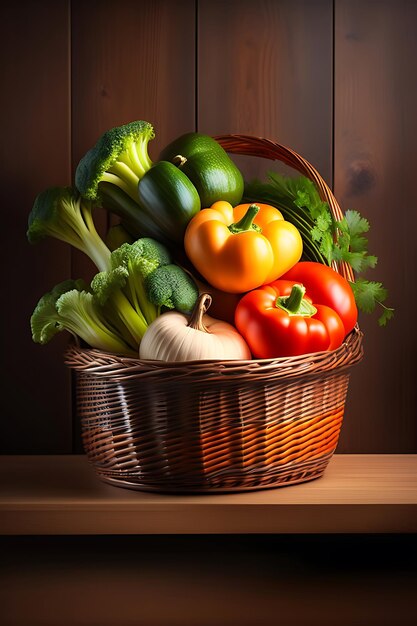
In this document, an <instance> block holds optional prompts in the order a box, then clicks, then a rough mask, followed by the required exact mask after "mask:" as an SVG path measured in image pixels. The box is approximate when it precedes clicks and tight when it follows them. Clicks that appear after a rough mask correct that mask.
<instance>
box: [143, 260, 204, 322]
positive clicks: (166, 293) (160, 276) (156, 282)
mask: <svg viewBox="0 0 417 626" xmlns="http://www.w3.org/2000/svg"><path fill="white" fill-rule="evenodd" d="M145 290H146V294H147V297H148V300H149V301H150V302H152V303H153V304H155V305H157V306H159V307H162V306H163V307H166V308H167V309H177V311H181V312H182V313H191V311H192V310H193V308H194V305H195V303H196V301H197V298H198V293H199V292H198V287H197V285H196V283H195V282H194V280H193V279H192V278H191V276H190V275H189V274H188V273H187V272H185V271H184V270H183V269H182V268H181V267H179V265H174V264H169V265H163V266H161V267H158V268H157V269H155V270H154V271H153V272H152V273H150V274H149V275H148V276H147V278H146V280H145Z"/></svg>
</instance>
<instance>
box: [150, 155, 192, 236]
mask: <svg viewBox="0 0 417 626" xmlns="http://www.w3.org/2000/svg"><path fill="white" fill-rule="evenodd" d="M138 196H139V204H140V206H141V208H142V209H143V211H144V212H145V213H146V214H147V215H148V216H149V218H150V219H151V220H153V222H154V223H155V225H156V227H157V228H158V229H159V230H161V231H162V232H163V233H164V234H165V236H166V237H167V238H168V239H170V240H171V241H173V242H175V243H178V244H182V243H183V239H184V233H185V229H186V227H187V224H188V222H189V221H190V219H191V218H192V217H193V216H194V215H195V214H196V213H198V211H199V210H200V209H201V202H200V197H199V195H198V192H197V189H196V188H195V187H194V185H193V183H192V182H191V181H190V179H189V178H188V177H187V176H186V175H185V174H184V173H183V172H182V171H181V170H180V169H178V168H177V167H176V166H175V165H174V164H173V163H169V162H168V161H158V162H157V163H155V164H154V165H153V166H152V167H151V168H150V169H149V170H148V171H147V172H146V173H145V174H144V175H143V177H142V178H141V180H140V181H139V184H138Z"/></svg>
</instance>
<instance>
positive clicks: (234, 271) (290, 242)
mask: <svg viewBox="0 0 417 626" xmlns="http://www.w3.org/2000/svg"><path fill="white" fill-rule="evenodd" d="M184 247H185V252H186V254H187V256H188V258H189V260H190V261H191V263H192V264H193V265H194V267H195V268H196V270H197V271H198V272H199V273H200V274H201V276H203V277H204V278H205V279H206V280H207V281H208V283H209V284H210V285H212V286H213V287H216V288H217V289H220V290H222V291H226V292H228V293H244V292H246V291H250V290H251V289H255V288H256V287H260V286H261V285H265V284H267V283H270V282H272V281H273V280H276V279H277V278H279V277H280V276H282V274H285V272H287V271H288V270H289V269H290V268H291V267H293V265H295V264H296V263H297V262H298V261H299V260H300V258H301V254H302V251H303V243H302V239H301V235H300V233H299V232H298V230H297V228H296V227H295V226H294V225H293V224H291V223H290V222H287V221H285V220H284V218H283V216H282V213H281V212H280V211H279V210H278V209H276V208H275V207H273V206H270V205H268V204H261V203H256V204H239V205H238V206H236V207H235V208H233V207H232V205H231V204H230V203H229V202H226V201H223V200H220V201H218V202H215V203H214V204H213V205H212V206H211V207H210V208H209V209H203V210H201V211H199V212H198V213H197V214H196V215H194V217H193V218H192V219H191V220H190V222H189V223H188V226H187V229H186V232H185V237H184Z"/></svg>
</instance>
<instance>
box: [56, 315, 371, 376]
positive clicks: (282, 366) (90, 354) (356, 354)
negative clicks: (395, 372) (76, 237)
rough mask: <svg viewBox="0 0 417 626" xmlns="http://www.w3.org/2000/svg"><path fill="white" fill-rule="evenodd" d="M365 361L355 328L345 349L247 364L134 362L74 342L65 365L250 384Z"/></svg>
mask: <svg viewBox="0 0 417 626" xmlns="http://www.w3.org/2000/svg"><path fill="white" fill-rule="evenodd" d="M362 358H363V333H362V331H361V330H360V329H359V326H358V325H356V326H355V328H354V329H353V330H352V331H351V332H350V333H349V334H348V336H347V337H346V339H345V341H344V342H343V343H342V345H341V346H340V347H339V348H337V349H336V350H326V351H322V352H311V353H308V354H302V355H298V356H289V357H278V358H273V359H246V360H233V359H230V360H218V359H207V360H193V361H168V362H167V361H158V360H154V359H139V358H137V359H136V358H131V357H126V356H122V355H116V354H110V353H106V352H103V351H101V350H98V349H95V348H88V347H81V346H79V345H75V344H74V343H73V342H72V343H70V344H69V345H68V346H67V349H66V351H65V354H64V363H65V364H66V365H67V366H68V367H69V368H70V369H73V370H76V371H79V372H85V373H91V374H94V375H98V376H100V375H101V376H111V377H114V378H117V377H123V378H124V379H125V378H126V377H128V376H130V375H132V376H135V377H152V376H157V377H158V378H161V377H165V378H167V375H168V374H169V379H170V380H172V377H175V376H178V377H183V376H187V377H188V378H187V380H190V378H196V379H199V380H200V379H202V378H204V377H210V376H211V377H213V376H217V377H220V378H221V379H224V378H229V377H230V378H233V379H234V380H238V379H239V378H241V379H243V378H244V377H246V376H248V375H249V376H250V378H251V380H255V379H256V378H261V379H262V380H265V377H267V378H269V377H272V378H296V377H300V376H310V375H311V376H314V375H316V374H322V373H324V372H332V371H334V370H338V371H340V370H342V369H347V368H350V367H352V366H353V365H355V364H356V363H359V362H360V361H361V360H362Z"/></svg>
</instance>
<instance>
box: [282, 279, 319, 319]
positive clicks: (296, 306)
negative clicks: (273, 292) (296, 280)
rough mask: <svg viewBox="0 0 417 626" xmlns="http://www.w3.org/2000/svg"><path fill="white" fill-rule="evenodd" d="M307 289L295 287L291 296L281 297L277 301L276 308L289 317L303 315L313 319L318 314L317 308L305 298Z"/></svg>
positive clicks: (301, 286)
mask: <svg viewBox="0 0 417 626" xmlns="http://www.w3.org/2000/svg"><path fill="white" fill-rule="evenodd" d="M305 292H306V288H305V287H304V285H298V284H297V285H293V287H292V289H291V293H290V295H289V296H279V297H278V298H277V299H276V302H275V306H276V307H278V308H279V309H282V310H283V311H286V313H288V315H302V316H303V317H312V316H313V315H314V314H315V313H317V309H316V307H315V306H313V305H312V304H311V302H309V301H308V300H306V299H305V298H304V295H305Z"/></svg>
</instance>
